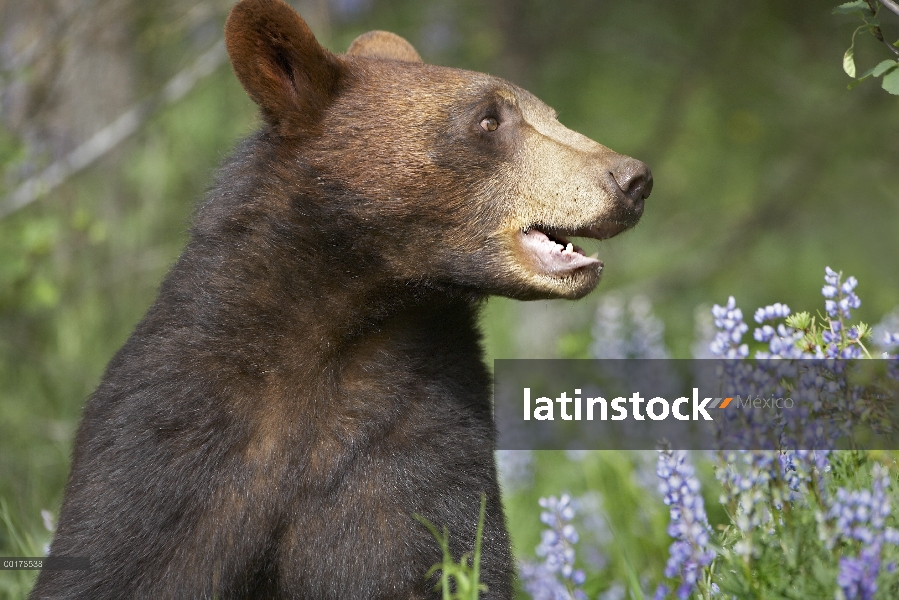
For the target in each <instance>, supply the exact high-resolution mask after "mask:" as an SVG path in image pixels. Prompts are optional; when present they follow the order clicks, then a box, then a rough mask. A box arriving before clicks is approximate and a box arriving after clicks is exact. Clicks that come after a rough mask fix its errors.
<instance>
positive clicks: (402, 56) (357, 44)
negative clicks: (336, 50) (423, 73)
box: [346, 31, 421, 62]
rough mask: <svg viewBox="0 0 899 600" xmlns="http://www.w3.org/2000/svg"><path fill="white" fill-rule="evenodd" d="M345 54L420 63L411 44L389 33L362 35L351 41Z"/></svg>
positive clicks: (377, 32)
mask: <svg viewBox="0 0 899 600" xmlns="http://www.w3.org/2000/svg"><path fill="white" fill-rule="evenodd" d="M346 53H347V54H349V55H351V56H367V57H369V58H381V59H386V60H404V61H406V62H421V56H419V55H418V52H417V51H416V50H415V48H413V47H412V44H410V43H409V42H407V41H406V40H404V39H403V38H401V37H400V36H398V35H397V34H395V33H390V32H389V31H369V32H368V33H363V34H362V35H360V36H359V37H357V38H356V39H355V40H353V43H352V44H350V48H349V49H348V50H347V51H346Z"/></svg>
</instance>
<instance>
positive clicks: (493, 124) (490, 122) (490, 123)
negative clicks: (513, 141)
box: [481, 117, 499, 131]
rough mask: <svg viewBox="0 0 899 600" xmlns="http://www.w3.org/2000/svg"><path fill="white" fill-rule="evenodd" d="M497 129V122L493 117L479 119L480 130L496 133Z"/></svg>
mask: <svg viewBox="0 0 899 600" xmlns="http://www.w3.org/2000/svg"><path fill="white" fill-rule="evenodd" d="M497 127H499V121H497V120H496V118H495V117H484V118H483V119H481V129H483V130H484V131H496V128H497Z"/></svg>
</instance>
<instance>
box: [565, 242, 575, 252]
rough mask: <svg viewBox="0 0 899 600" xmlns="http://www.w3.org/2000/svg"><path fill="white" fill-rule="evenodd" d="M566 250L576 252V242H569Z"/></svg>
mask: <svg viewBox="0 0 899 600" xmlns="http://www.w3.org/2000/svg"><path fill="white" fill-rule="evenodd" d="M565 252H574V244H572V243H571V242H568V245H567V246H565Z"/></svg>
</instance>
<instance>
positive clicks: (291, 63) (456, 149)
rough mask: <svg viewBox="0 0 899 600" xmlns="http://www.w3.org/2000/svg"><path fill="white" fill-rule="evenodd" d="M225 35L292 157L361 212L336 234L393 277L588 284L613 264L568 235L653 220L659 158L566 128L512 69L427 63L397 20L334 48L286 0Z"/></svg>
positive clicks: (263, 4)
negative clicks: (511, 77) (635, 155)
mask: <svg viewBox="0 0 899 600" xmlns="http://www.w3.org/2000/svg"><path fill="white" fill-rule="evenodd" d="M225 34H226V36H225V40H226V45H227V49H228V54H229V56H230V58H231V62H232V65H233V67H234V71H235V73H236V74H237V77H238V79H239V80H240V82H241V83H242V85H243V86H244V88H245V89H246V91H247V93H248V94H249V96H250V97H251V98H252V99H253V100H254V101H255V102H256V103H257V104H258V105H259V106H260V107H261V109H262V115H263V118H264V120H265V122H266V124H267V126H268V127H269V128H270V132H271V135H273V136H277V137H278V139H279V148H280V150H279V152H278V156H279V159H278V160H279V161H281V164H280V165H279V166H278V167H277V168H279V169H280V170H281V171H282V172H284V171H290V170H291V169H293V170H294V172H295V173H296V175H295V176H296V177H298V178H299V177H305V178H307V179H311V180H313V181H312V183H311V184H314V185H313V187H314V188H315V189H318V190H321V193H320V194H318V195H317V199H316V201H317V202H323V203H339V204H340V206H339V209H340V211H342V213H345V214H346V215H348V216H350V217H351V218H350V219H337V220H336V221H340V223H337V222H336V221H335V223H334V226H335V227H337V226H341V227H343V228H344V230H343V231H337V232H334V234H335V235H345V236H357V238H358V240H357V241H358V243H356V244H354V245H352V247H354V248H359V247H365V248H366V249H367V250H366V252H369V253H371V252H374V251H375V250H373V249H377V250H376V252H377V253H378V260H377V264H378V265H379V270H380V271H381V272H380V273H378V276H379V277H383V278H387V279H391V280H394V281H397V282H400V283H402V282H415V283H417V284H424V285H428V286H435V287H436V286H441V287H455V288H459V289H464V290H470V291H475V292H476V293H479V294H496V295H504V296H509V297H513V298H518V299H538V298H579V297H582V296H584V295H585V294H587V293H588V292H590V291H591V290H592V289H593V288H594V287H595V286H596V284H597V283H598V281H599V278H600V274H601V271H602V268H603V263H602V262H600V261H599V260H597V259H596V258H595V257H588V256H585V254H584V252H583V251H582V250H581V249H580V248H578V247H577V246H575V245H574V244H573V243H571V242H569V238H570V237H588V238H594V239H600V240H602V239H606V238H610V237H612V236H615V235H617V234H618V233H621V232H622V231H624V230H626V229H628V228H630V227H633V226H634V225H635V224H636V223H637V221H638V220H639V219H640V216H641V214H642V212H643V206H644V200H645V198H646V197H647V196H648V195H649V192H650V190H651V188H652V176H651V174H650V172H649V170H648V169H647V168H646V166H645V165H644V164H643V163H641V162H639V161H637V160H634V159H632V158H628V157H625V156H622V155H620V154H617V153H615V152H613V151H612V150H610V149H608V148H606V147H604V146H602V145H600V144H598V143H596V142H594V141H592V140H590V139H588V138H587V137H585V136H583V135H581V134H579V133H576V132H574V131H571V130H569V129H567V128H565V127H564V126H563V125H562V124H560V123H559V121H558V120H557V118H556V113H555V112H554V111H553V110H552V109H551V108H550V107H548V106H547V105H545V104H544V103H543V102H541V101H540V100H538V99H537V98H536V97H535V96H533V95H532V94H530V93H528V92H527V91H525V90H523V89H521V88H519V87H517V86H515V85H513V84H511V83H509V82H507V81H504V80H502V79H499V78H497V77H492V76H489V75H485V74H481V73H475V72H471V71H465V70H460V69H453V68H447V67H441V66H434V65H427V64H424V63H423V62H422V61H421V58H420V57H419V54H418V52H416V51H415V49H414V48H413V47H412V45H411V44H409V43H408V42H407V41H405V40H404V39H402V38H401V37H399V36H396V35H394V34H391V33H387V32H382V31H374V32H370V33H367V34H364V35H363V36H361V37H359V38H358V39H357V40H356V41H354V42H353V44H352V45H351V46H350V48H349V50H348V52H347V53H346V54H345V55H337V54H333V53H331V52H329V51H328V50H326V49H325V48H323V47H322V46H321V45H320V44H319V43H318V42H317V41H316V39H315V37H314V35H313V34H312V32H311V31H310V30H309V28H308V26H307V25H306V23H305V22H304V21H303V20H302V19H301V18H300V17H299V15H297V14H296V13H295V12H294V11H293V9H291V8H290V7H289V6H288V5H287V4H285V3H284V2H282V1H281V0H243V1H242V2H240V3H238V4H237V5H236V6H235V7H234V9H233V10H232V12H231V14H230V16H229V18H228V22H227V25H226V28H225ZM349 222H352V223H354V224H355V225H354V226H353V227H349V228H347V226H346V224H347V223H349ZM327 226H328V225H324V224H323V225H320V226H319V229H322V228H327ZM322 234H323V235H324V232H322ZM345 247H347V248H348V247H350V246H345ZM345 259H346V260H348V261H351V260H353V259H354V257H353V256H346V257H345Z"/></svg>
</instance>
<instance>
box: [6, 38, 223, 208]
mask: <svg viewBox="0 0 899 600" xmlns="http://www.w3.org/2000/svg"><path fill="white" fill-rule="evenodd" d="M226 59H227V53H226V52H225V42H224V40H219V41H218V42H216V44H215V45H213V46H212V47H211V48H210V49H209V50H207V51H206V52H204V53H203V54H201V55H200V56H199V57H197V60H196V61H194V63H193V64H192V65H191V66H189V67H187V68H185V69H184V70H183V71H181V72H180V73H178V74H177V75H175V76H174V77H172V78H171V79H170V80H169V81H168V83H166V84H165V86H163V88H162V89H161V90H159V91H158V92H157V93H156V94H154V95H153V96H151V97H150V98H148V99H146V100H143V101H142V102H139V103H138V104H136V105H134V106H132V107H131V108H130V109H128V110H127V111H125V113H124V114H122V115H121V116H119V118H117V119H116V120H115V121H113V122H112V123H110V124H109V125H107V126H105V127H103V128H102V129H100V130H99V131H97V132H96V133H95V134H94V135H92V136H91V137H90V138H89V139H88V140H87V141H86V142H84V143H83V144H81V145H80V146H78V147H77V148H75V149H74V150H72V151H71V152H70V153H69V154H67V155H66V156H64V157H63V158H61V159H59V160H58V161H56V162H54V163H52V164H51V165H50V166H48V167H47V168H46V169H44V170H43V171H42V172H41V173H40V174H38V175H35V176H34V177H31V178H29V179H27V180H25V181H24V182H22V183H21V184H20V185H19V186H18V187H17V188H16V189H15V191H13V192H12V193H11V194H9V195H8V196H7V197H6V198H5V199H4V200H3V202H2V203H0V219H2V218H3V217H6V216H8V215H10V214H11V213H13V212H15V211H17V210H19V209H20V208H22V207H24V206H27V205H29V204H31V203H32V202H34V201H35V200H37V199H38V198H40V197H42V196H44V195H46V194H48V193H49V192H51V191H52V190H54V189H56V188H57V187H59V186H60V185H62V184H63V183H64V182H65V181H66V180H67V179H69V178H70V177H71V176H72V175H74V174H76V173H78V172H79V171H82V170H84V169H85V168H87V167H88V166H90V165H92V164H93V163H95V162H96V161H97V160H98V159H100V158H101V157H102V156H103V155H105V154H106V153H107V152H109V151H110V150H112V149H113V148H115V147H116V146H118V145H119V144H120V143H121V142H122V141H124V140H126V139H127V138H129V137H130V136H132V135H133V134H134V133H135V132H137V131H138V129H140V127H141V125H143V124H144V122H145V121H146V120H147V118H148V117H149V116H150V115H151V114H153V113H154V112H155V111H157V110H158V109H160V108H162V107H163V106H166V105H168V104H173V103H174V102H176V101H178V100H180V99H181V98H183V97H184V96H185V95H186V94H187V93H188V92H189V91H190V90H191V89H193V87H194V86H195V85H196V84H197V83H198V82H199V81H200V80H201V79H203V78H205V77H206V76H207V75H210V74H211V73H212V72H213V71H215V70H216V69H217V68H218V67H219V66H220V65H222V64H223V63H224V62H225V61H226Z"/></svg>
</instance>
